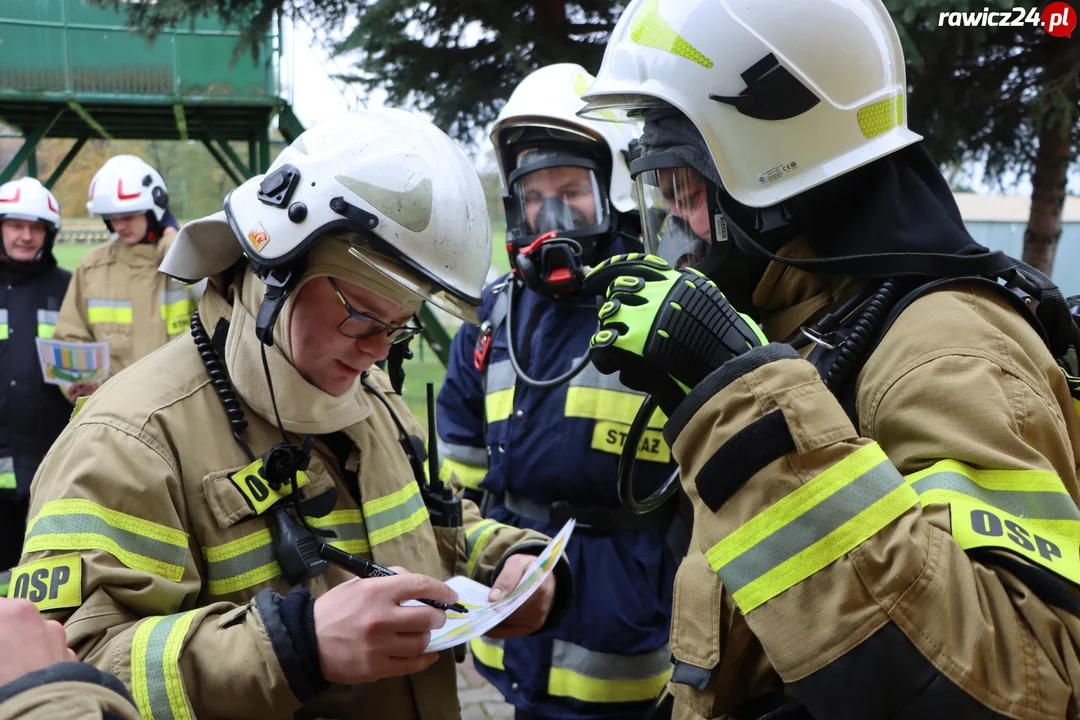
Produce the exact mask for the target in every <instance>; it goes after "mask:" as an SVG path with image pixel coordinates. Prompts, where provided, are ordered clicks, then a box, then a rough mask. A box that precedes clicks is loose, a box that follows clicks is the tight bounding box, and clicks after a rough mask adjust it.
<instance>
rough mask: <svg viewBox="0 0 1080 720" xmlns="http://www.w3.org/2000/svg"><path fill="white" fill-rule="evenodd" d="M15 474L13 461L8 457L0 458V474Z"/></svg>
mask: <svg viewBox="0 0 1080 720" xmlns="http://www.w3.org/2000/svg"><path fill="white" fill-rule="evenodd" d="M5 472H15V460H14V459H13V458H9V457H0V473H5Z"/></svg>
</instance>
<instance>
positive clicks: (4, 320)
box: [0, 308, 11, 340]
mask: <svg viewBox="0 0 1080 720" xmlns="http://www.w3.org/2000/svg"><path fill="white" fill-rule="evenodd" d="M10 332H11V330H10V329H9V327H8V311H7V308H0V340H7V339H8V335H9V334H10Z"/></svg>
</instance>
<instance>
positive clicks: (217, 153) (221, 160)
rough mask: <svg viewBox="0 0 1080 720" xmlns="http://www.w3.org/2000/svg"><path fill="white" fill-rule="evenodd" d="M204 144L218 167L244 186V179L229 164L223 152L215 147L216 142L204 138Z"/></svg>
mask: <svg viewBox="0 0 1080 720" xmlns="http://www.w3.org/2000/svg"><path fill="white" fill-rule="evenodd" d="M202 143H203V145H205V146H206V149H207V150H209V151H210V154H211V155H213V156H214V159H215V160H217V161H218V165H220V166H221V169H222V170H224V171H225V172H226V174H228V176H229V177H231V178H232V179H233V182H235V183H236V184H237V185H241V184H243V182H244V177H243V176H242V175H241V174H240V173H238V172H237V171H236V169H235V168H234V167H233V166H232V165H230V164H229V160H228V158H226V157H225V156H224V155H223V154H222V152H221V150H219V149H218V148H217V147H215V146H214V142H213V141H212V140H211V139H210V138H208V137H204V138H202Z"/></svg>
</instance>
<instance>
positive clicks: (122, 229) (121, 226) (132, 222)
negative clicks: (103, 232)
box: [109, 212, 148, 245]
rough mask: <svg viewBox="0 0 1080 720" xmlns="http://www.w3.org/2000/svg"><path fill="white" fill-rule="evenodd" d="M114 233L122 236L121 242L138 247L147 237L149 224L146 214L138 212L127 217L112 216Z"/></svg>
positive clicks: (110, 218)
mask: <svg viewBox="0 0 1080 720" xmlns="http://www.w3.org/2000/svg"><path fill="white" fill-rule="evenodd" d="M109 222H110V223H112V228H113V232H115V233H116V234H117V235H119V236H120V241H121V242H122V243H124V244H125V245H137V244H138V243H140V242H142V239H143V238H144V237H146V230H147V227H148V225H147V223H146V213H144V212H137V213H129V214H126V215H110V216H109Z"/></svg>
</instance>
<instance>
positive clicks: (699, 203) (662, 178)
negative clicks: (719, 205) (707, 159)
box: [634, 163, 712, 268]
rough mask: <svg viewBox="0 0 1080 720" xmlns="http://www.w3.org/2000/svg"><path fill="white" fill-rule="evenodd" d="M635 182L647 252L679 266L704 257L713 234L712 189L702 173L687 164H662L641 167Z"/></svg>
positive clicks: (699, 260)
mask: <svg viewBox="0 0 1080 720" xmlns="http://www.w3.org/2000/svg"><path fill="white" fill-rule="evenodd" d="M635 164H636V163H635ZM634 182H635V183H636V184H637V192H638V198H639V202H640V207H641V227H642V233H643V235H644V241H645V250H646V252H649V253H651V254H653V255H657V256H659V257H661V258H663V259H664V260H666V261H667V262H668V263H669V264H670V265H671V266H672V267H676V268H684V267H693V266H694V265H697V264H698V263H700V262H701V261H702V260H704V259H705V256H706V255H707V254H708V252H709V246H710V245H711V243H712V240H711V238H712V235H711V232H710V222H709V219H710V218H709V190H708V185H707V184H706V182H705V178H704V177H703V176H702V175H701V173H699V172H698V171H697V170H694V169H693V168H689V167H685V166H680V167H659V168H652V169H646V170H641V171H639V172H638V173H637V174H636V176H635V177H634Z"/></svg>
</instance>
